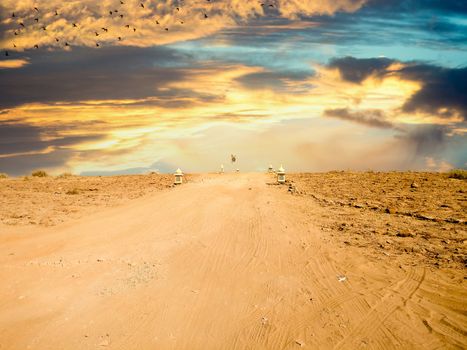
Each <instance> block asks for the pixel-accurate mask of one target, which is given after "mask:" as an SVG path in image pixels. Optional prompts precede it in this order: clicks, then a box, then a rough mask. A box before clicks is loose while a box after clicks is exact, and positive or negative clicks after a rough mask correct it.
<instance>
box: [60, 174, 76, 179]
mask: <svg viewBox="0 0 467 350" xmlns="http://www.w3.org/2000/svg"><path fill="white" fill-rule="evenodd" d="M71 176H73V174H72V173H63V174H60V175H58V176H57V179H66V178H68V177H71Z"/></svg>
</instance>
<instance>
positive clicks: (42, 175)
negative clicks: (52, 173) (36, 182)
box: [31, 170, 48, 177]
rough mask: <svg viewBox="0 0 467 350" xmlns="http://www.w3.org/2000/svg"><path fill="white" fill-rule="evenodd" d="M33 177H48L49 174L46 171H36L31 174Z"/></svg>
mask: <svg viewBox="0 0 467 350" xmlns="http://www.w3.org/2000/svg"><path fill="white" fill-rule="evenodd" d="M31 176H34V177H47V176H48V174H47V173H46V172H45V171H44V170H36V171H34V172H33V173H32V174H31Z"/></svg>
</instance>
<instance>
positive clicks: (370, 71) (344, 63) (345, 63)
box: [328, 57, 394, 83]
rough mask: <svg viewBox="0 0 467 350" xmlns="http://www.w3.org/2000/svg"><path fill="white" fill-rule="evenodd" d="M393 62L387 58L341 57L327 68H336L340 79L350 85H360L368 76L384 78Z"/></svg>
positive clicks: (332, 61)
mask: <svg viewBox="0 0 467 350" xmlns="http://www.w3.org/2000/svg"><path fill="white" fill-rule="evenodd" d="M393 62H394V61H393V60H390V59H388V58H355V57H343V58H336V59H333V60H331V62H330V63H329V65H328V66H329V67H330V68H337V69H338V70H339V73H340V75H341V77H342V79H344V80H347V81H350V82H352V83H361V82H362V81H363V80H365V79H366V78H368V77H369V76H370V75H376V76H378V77H382V76H384V75H385V74H386V73H387V68H388V67H389V66H390V65H391V64H392V63H393Z"/></svg>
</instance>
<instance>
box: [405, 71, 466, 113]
mask: <svg viewBox="0 0 467 350" xmlns="http://www.w3.org/2000/svg"><path fill="white" fill-rule="evenodd" d="M400 74H401V76H403V77H404V78H405V79H411V80H417V81H420V82H422V88H421V89H420V90H419V91H418V92H416V93H415V94H414V95H413V96H411V98H410V99H409V100H408V101H407V102H406V103H405V104H404V106H403V110H404V111H405V112H409V113H410V112H417V111H421V112H425V113H431V114H436V115H439V116H445V117H447V118H450V117H453V116H456V115H458V116H459V117H460V118H462V120H463V121H464V122H465V121H467V98H466V93H467V67H464V68H443V67H437V66H432V65H426V64H414V65H409V66H407V67H405V68H403V69H402V70H401V71H400Z"/></svg>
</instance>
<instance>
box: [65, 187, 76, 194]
mask: <svg viewBox="0 0 467 350" xmlns="http://www.w3.org/2000/svg"><path fill="white" fill-rule="evenodd" d="M66 194H70V195H76V194H79V190H78V189H77V188H73V189H72V190H68V191H66Z"/></svg>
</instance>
